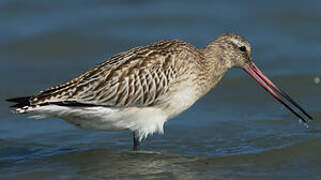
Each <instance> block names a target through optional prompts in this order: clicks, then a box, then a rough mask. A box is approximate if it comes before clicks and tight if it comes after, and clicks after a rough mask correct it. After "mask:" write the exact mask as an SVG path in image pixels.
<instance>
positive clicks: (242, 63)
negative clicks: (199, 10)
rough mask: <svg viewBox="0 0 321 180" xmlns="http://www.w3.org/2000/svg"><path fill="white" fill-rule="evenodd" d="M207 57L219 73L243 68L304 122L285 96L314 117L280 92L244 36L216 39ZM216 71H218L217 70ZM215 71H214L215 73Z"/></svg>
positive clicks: (206, 54) (206, 52)
mask: <svg viewBox="0 0 321 180" xmlns="http://www.w3.org/2000/svg"><path fill="white" fill-rule="evenodd" d="M204 53H205V56H206V57H207V58H208V60H209V61H210V62H212V64H213V66H216V67H219V68H217V69H218V70H217V71H221V72H224V71H226V70H227V69H230V68H233V67H237V68H242V69H243V70H244V71H246V72H247V73H248V74H249V75H250V76H251V77H252V78H254V79H255V80H256V81H257V82H258V83H259V84H260V85H261V86H262V87H263V88H264V89H265V90H266V91H267V92H269V93H270V94H271V95H272V96H273V97H274V98H275V99H276V100H278V101H279V102H280V103H281V104H283V105H284V106H285V107H286V108H288V109H289V110H290V111H291V112H292V113H294V114H295V115H296V116H297V117H299V118H300V119H301V120H302V121H303V122H307V120H305V118H303V116H301V115H300V113H298V112H297V111H295V110H293V109H292V107H291V106H289V105H288V104H287V103H286V102H285V101H283V99H282V98H281V97H280V96H279V95H281V96H283V98H284V99H286V100H288V101H289V102H290V103H291V104H292V105H293V106H295V107H296V108H298V109H299V110H300V111H301V112H302V113H303V114H304V115H305V116H307V117H308V119H311V120H312V117H311V116H310V115H309V114H308V113H306V112H305V111H304V110H303V108H301V106H299V105H298V104H297V103H296V102H295V101H294V100H293V99H292V98H290V97H289V96H288V95H287V94H286V93H285V92H284V91H282V90H280V89H279V88H278V87H277V86H276V85H275V84H274V83H273V82H272V81H271V80H270V79H269V78H268V77H267V76H265V75H264V74H263V73H262V71H261V70H260V69H259V68H258V67H257V66H256V65H255V64H254V62H253V61H252V57H251V46H250V43H249V42H248V41H247V40H246V39H245V38H243V37H242V36H240V35H238V34H235V33H226V34H222V35H220V36H218V37H217V38H215V39H214V40H213V41H212V42H210V44H209V45H208V46H207V47H206V48H205V49H204ZM214 69H215V67H214ZM215 70H216V69H215ZM215 70H214V71H215Z"/></svg>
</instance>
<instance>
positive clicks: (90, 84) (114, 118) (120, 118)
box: [8, 33, 312, 150]
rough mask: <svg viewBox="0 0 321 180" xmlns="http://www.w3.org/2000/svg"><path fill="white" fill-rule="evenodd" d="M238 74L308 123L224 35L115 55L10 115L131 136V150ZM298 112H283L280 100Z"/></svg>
mask: <svg viewBox="0 0 321 180" xmlns="http://www.w3.org/2000/svg"><path fill="white" fill-rule="evenodd" d="M233 67H236V68H242V69H243V70H245V71H246V72H247V73H248V74H249V75H250V76H252V77H253V78H254V79H255V80H256V81H258V82H259V83H260V84H261V85H262V86H263V88H264V89H265V90H267V91H268V92H269V93H270V94H271V95H272V96H273V97H274V98H276V99H277V100H278V101H279V102H280V103H282V104H283V105H284V106H285V107H287V108H288V109H289V110H290V111H291V112H292V113H294V114H295V115H296V116H297V117H298V118H299V119H301V120H302V121H303V122H307V120H306V119H305V118H304V117H303V114H304V115H305V116H307V118H308V119H312V117H311V116H310V115H309V114H308V113H306V112H305V111H304V110H303V109H302V108H301V107H300V106H299V105H298V104H297V103H296V102H295V101H294V100H292V99H291V98H290V97H289V96H288V95H287V94H286V93H284V92H283V91H281V90H280V89H279V88H277V87H276V85H275V84H273V83H272V82H271V81H270V80H269V79H268V78H267V77H266V76H265V75H264V74H263V73H262V72H261V71H260V70H259V68H258V67H257V66H256V65H255V64H254V63H253V61H252V59H251V46H250V44H249V42H248V41H247V40H246V39H244V38H243V37H242V36H240V35H238V34H234V33H226V34H222V35H220V36H218V37H217V38H215V39H214V40H212V41H211V42H210V43H209V44H208V45H207V46H206V47H205V48H203V49H197V48H195V47H194V46H193V45H191V44H189V43H187V42H184V41H178V40H167V41H160V42H156V43H153V44H150V45H146V46H141V47H137V48H133V49H130V50H128V51H125V52H122V53H120V54H117V55H115V56H114V57H111V58H109V59H107V60H105V61H104V62H102V63H100V64H99V65H97V66H96V67H94V68H92V69H91V70H89V71H87V72H85V73H84V74H82V75H80V76H79V77H77V78H75V79H73V80H71V81H68V82H65V83H63V84H60V85H58V86H55V87H52V88H49V89H46V90H43V91H40V92H39V93H38V94H36V95H33V96H28V97H22V98H13V99H8V101H11V102H15V103H17V104H15V105H13V106H11V107H13V108H15V109H14V110H13V112H14V113H16V114H23V113H28V114H29V115H30V116H31V117H33V118H47V117H58V118H62V119H65V120H66V121H68V122H70V123H72V124H74V125H76V126H78V127H80V128H85V129H94V130H130V131H132V132H133V137H134V138H133V139H134V146H133V149H134V150H137V149H139V145H140V142H141V141H142V140H143V139H144V138H146V137H147V136H148V135H151V134H153V133H155V132H158V133H163V125H164V123H165V122H166V121H167V120H169V119H171V118H173V117H175V116H177V115H178V114H180V113H182V112H183V111H184V110H186V109H187V108H189V107H190V106H192V104H194V103H195V102H196V101H197V100H198V99H199V98H200V97H202V96H203V95H205V94H206V93H207V92H208V91H210V90H211V89H212V88H213V87H214V86H215V85H216V84H217V83H218V82H219V81H220V79H221V78H222V77H223V75H224V74H225V72H226V71H227V70H228V69H230V68H233ZM279 95H281V96H283V97H284V98H285V99H287V100H288V101H289V102H290V103H292V105H294V106H295V107H296V108H297V109H298V110H300V111H301V113H302V115H300V114H299V113H298V112H296V111H295V110H294V109H293V108H292V107H290V106H288V105H287V104H286V103H285V102H284V101H283V99H281V98H280V96H279Z"/></svg>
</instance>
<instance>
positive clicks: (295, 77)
mask: <svg viewBox="0 0 321 180" xmlns="http://www.w3.org/2000/svg"><path fill="white" fill-rule="evenodd" d="M276 4H277V6H276ZM289 4H290V5H291V6H289ZM0 6H1V12H0V14H1V15H0V27H1V28H0V33H1V35H2V36H1V38H0V49H1V53H0V59H1V60H0V61H1V65H0V82H1V84H2V86H1V88H0V99H1V100H0V116H1V118H0V124H1V126H0V139H1V140H0V178H7V179H19V180H20V179H101V178H111V179H115V178H123V179H128V178H136V179H153V178H156V179H164V178H172V179H213V177H215V179H262V178H263V179H264V178H269V179H308V178H309V179H318V178H319V176H320V171H321V168H320V162H321V159H320V158H321V155H320V151H321V147H320V145H319V144H321V143H320V141H321V139H320V137H321V130H320V129H321V128H320V127H321V122H320V121H319V119H320V117H321V109H320V107H321V103H320V102H321V95H320V92H321V86H320V85H319V84H320V78H319V77H320V76H321V74H320V67H321V61H320V57H321V51H320V46H319V45H318V44H320V41H321V39H320V37H321V36H320V31H319V29H320V28H321V26H320V23H319V22H320V21H321V11H320V1H309V2H305V3H304V5H303V4H302V1H298V0H291V1H290V0H288V1H282V2H280V1H264V2H261V1H260V2H254V1H247V0H245V1H242V2H241V1H234V2H231V1H210V0H204V2H203V3H200V2H199V1H191V0H187V1H184V4H182V3H181V2H178V1H168V0H164V1H139V2H136V1H135V2H134V1H127V2H123V1H122V2H120V1H119V2H118V1H104V2H102V1H90V2H86V4H84V3H82V2H79V1H76V0H70V1H55V2H51V3H46V2H45V1H43V2H39V1H21V0H17V1H10V0H3V1H0ZM231 31H232V32H236V33H240V34H242V35H244V36H245V37H246V38H247V39H249V40H250V42H251V44H252V46H253V50H252V53H253V57H254V58H255V62H256V63H257V64H258V65H259V66H260V67H262V68H263V70H264V73H265V74H267V75H268V76H269V77H271V79H272V80H273V81H275V82H276V84H277V85H278V86H280V87H281V88H282V89H284V90H286V91H287V92H289V95H291V96H293V97H296V98H297V100H298V101H299V103H300V104H302V105H303V107H304V108H305V109H307V111H309V113H311V114H312V116H313V117H314V119H315V121H314V122H313V123H312V124H311V125H310V127H309V128H308V129H306V128H304V127H303V126H302V125H300V124H298V123H297V122H296V121H297V119H296V118H295V117H294V116H293V115H292V114H291V113H290V112H288V111H286V110H285V109H283V108H281V106H280V105H279V104H277V102H275V101H274V100H273V99H272V98H271V97H269V96H268V95H267V94H266V93H265V92H264V91H263V90H262V89H260V88H259V87H258V86H257V84H256V83H255V82H254V81H253V80H251V79H249V78H248V77H246V75H245V74H244V73H243V72H241V71H238V70H232V71H230V72H228V73H227V76H225V77H224V78H223V80H222V82H220V83H219V84H218V86H217V87H215V89H214V90H213V91H211V92H210V93H209V94H207V95H206V97H204V98H202V99H201V100H200V101H199V102H197V103H196V104H195V105H194V106H193V107H192V108H191V109H189V110H187V111H186V112H185V113H183V114H182V115H180V116H178V117H177V118H175V119H173V120H171V121H168V122H167V123H166V124H165V135H163V136H153V137H150V138H148V139H147V140H146V141H145V143H144V144H143V149H144V150H146V151H156V152H161V153H155V152H143V153H134V152H129V151H128V150H129V149H130V148H131V146H132V144H131V143H132V142H131V136H130V135H131V134H130V133H128V132H94V131H85V130H80V129H77V128H75V127H73V126H71V125H69V124H68V123H65V122H64V121H62V120H58V119H47V120H41V121H39V120H30V119H27V118H26V117H24V116H13V115H12V114H10V112H9V109H8V104H7V103H6V102H4V101H3V100H4V99H6V98H8V97H13V96H16V95H19V94H20V95H21V96H23V95H28V94H32V93H34V92H35V91H37V90H40V89H44V88H47V87H50V86H54V85H56V84H58V83H61V82H63V81H67V80H70V79H72V78H73V77H76V76H77V75H79V74H80V73H82V72H84V71H86V70H88V69H89V68H90V67H92V66H93V65H95V64H97V63H99V62H101V61H103V59H105V58H106V57H110V56H112V55H114V54H116V53H118V52H121V51H124V50H126V49H129V48H132V47H136V46H139V45H143V44H148V43H151V42H154V41H157V40H161V39H180V40H186V41H188V42H191V43H192V44H194V45H195V46H197V47H199V48H201V47H204V46H205V45H206V44H207V43H208V42H209V41H210V40H211V39H212V38H213V37H216V36H217V35H219V34H221V33H223V32H231Z"/></svg>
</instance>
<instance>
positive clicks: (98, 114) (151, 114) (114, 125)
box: [29, 105, 167, 139]
mask: <svg viewBox="0 0 321 180" xmlns="http://www.w3.org/2000/svg"><path fill="white" fill-rule="evenodd" d="M29 113H30V114H31V117H32V118H46V117H58V118H61V119H65V120H66V121H68V122H70V123H72V124H74V125H76V126H78V127H80V128H84V129H93V130H131V131H135V132H137V133H138V136H139V137H140V139H143V138H146V137H147V136H148V135H149V134H153V133H155V132H158V133H163V125H164V123H165V121H166V120H167V115H166V114H165V113H164V112H163V111H162V110H161V109H158V108H155V107H144V108H137V107H129V108H123V109H119V108H107V107H66V106H57V105H47V106H42V107H37V108H35V109H32V110H30V111H29Z"/></svg>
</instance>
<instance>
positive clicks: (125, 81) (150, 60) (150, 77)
mask: <svg viewBox="0 0 321 180" xmlns="http://www.w3.org/2000/svg"><path fill="white" fill-rule="evenodd" d="M188 47H190V48H193V47H192V46H191V45H189V44H187V43H185V42H182V41H174V40H172V41H161V42H158V43H154V44H151V45H148V46H142V47H138V48H134V49H131V50H128V51H126V52H123V53H120V54H118V55H116V56H114V57H112V58H110V59H107V60H106V61H104V62H102V63H101V64H99V65H98V66H96V67H94V68H93V69H91V70H89V71H88V72H86V73H84V74H82V75H81V76H79V77H77V78H75V79H73V80H71V81H69V82H66V83H63V84H61V85H58V86H56V87H53V88H49V89H47V90H44V91H41V92H40V93H39V94H38V95H36V96H33V97H32V98H31V99H30V101H31V104H32V105H37V104H48V103H49V104H50V103H52V104H57V103H58V104H66V105H67V104H68V105H73V104H74V105H77V104H88V105H90V104H91V105H102V106H112V107H122V106H149V105H153V104H155V103H157V102H158V101H159V100H160V99H161V97H162V96H163V95H164V94H166V92H167V91H168V89H169V87H170V86H169V84H170V83H172V82H173V81H174V80H175V77H176V76H177V75H178V74H179V73H178V71H181V70H182V69H180V67H183V66H180V65H179V63H181V61H179V55H180V52H183V51H184V50H186V48H187V49H188Z"/></svg>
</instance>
